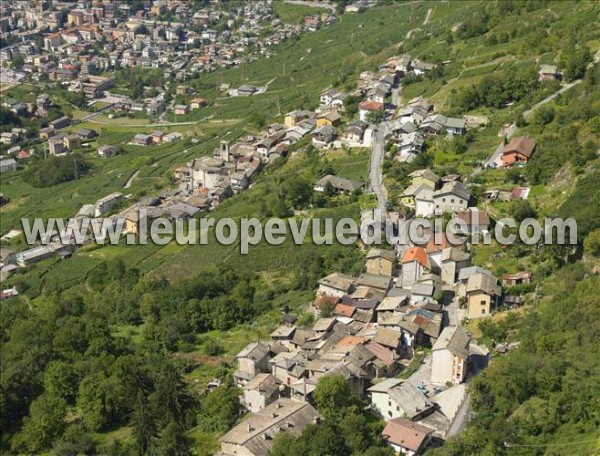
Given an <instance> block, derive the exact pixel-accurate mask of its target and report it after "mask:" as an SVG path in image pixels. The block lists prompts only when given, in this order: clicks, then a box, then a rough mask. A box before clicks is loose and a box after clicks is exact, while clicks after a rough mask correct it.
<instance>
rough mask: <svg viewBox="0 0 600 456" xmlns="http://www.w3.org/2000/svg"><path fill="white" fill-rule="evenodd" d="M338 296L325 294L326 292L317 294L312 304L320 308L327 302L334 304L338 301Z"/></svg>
mask: <svg viewBox="0 0 600 456" xmlns="http://www.w3.org/2000/svg"><path fill="white" fill-rule="evenodd" d="M338 299H339V298H338V297H337V296H331V295H327V294H323V293H321V294H319V295H318V296H317V297H316V299H315V301H314V303H313V304H314V306H315V307H317V308H318V309H320V308H321V307H323V306H325V305H327V304H329V305H331V306H335V305H336V303H337V302H338Z"/></svg>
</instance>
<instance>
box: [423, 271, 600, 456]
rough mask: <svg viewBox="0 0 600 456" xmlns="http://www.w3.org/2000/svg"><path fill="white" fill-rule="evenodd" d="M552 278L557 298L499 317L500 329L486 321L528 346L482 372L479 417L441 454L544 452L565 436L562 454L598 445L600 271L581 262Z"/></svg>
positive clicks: (500, 337) (475, 388) (476, 404)
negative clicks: (589, 272) (591, 272)
mask: <svg viewBox="0 0 600 456" xmlns="http://www.w3.org/2000/svg"><path fill="white" fill-rule="evenodd" d="M547 283H548V287H549V288H551V289H552V292H553V296H552V299H548V300H547V301H545V302H544V304H543V305H542V306H540V307H539V308H538V309H536V310H535V311H531V312H528V313H527V314H526V315H525V316H523V317H521V318H518V319H516V318H514V319H511V320H510V321H509V322H501V323H498V324H497V325H496V326H498V330H499V331H495V330H492V329H491V328H492V327H493V326H494V325H493V324H491V323H489V322H486V323H484V325H485V331H486V332H487V333H489V334H493V336H494V338H495V339H496V341H498V342H504V341H507V340H518V341H520V343H521V344H520V347H519V349H518V350H516V351H512V352H510V353H509V354H508V355H506V356H502V357H499V358H497V359H496V360H495V361H494V362H493V363H491V364H490V366H489V367H488V368H487V369H486V370H485V371H484V372H483V373H482V374H480V375H479V376H478V377H477V378H476V379H475V380H474V382H473V383H472V385H471V391H472V395H473V399H472V404H473V408H474V414H473V421H472V423H471V424H470V425H469V427H468V428H467V430H466V432H465V433H463V434H461V435H460V436H458V437H456V438H452V439H450V440H449V441H448V442H447V444H446V445H445V446H444V447H443V448H442V449H440V450H437V451H436V452H434V453H435V454H440V455H457V456H458V455H464V454H514V451H515V449H514V448H511V445H529V446H528V447H527V454H532V455H542V454H548V453H546V451H547V450H548V448H550V447H545V446H544V444H551V443H556V442H563V443H564V444H565V446H562V447H555V448H560V452H559V453H556V454H592V453H593V447H594V442H593V440H594V437H595V436H596V437H597V432H598V428H599V427H600V414H599V413H598V406H597V405H598V404H597V396H598V384H600V369H599V368H600V356H599V349H598V347H600V313H598V308H599V306H600V297H599V296H598V293H597V291H598V290H599V289H600V278H598V277H594V276H592V277H587V278H586V277H585V271H583V270H582V268H581V267H580V266H578V265H573V266H570V267H567V268H565V269H562V270H561V271H560V272H558V273H557V274H556V275H555V277H554V278H553V280H551V281H550V280H548V281H547ZM586 440H587V441H588V443H587V445H586V444H585V441H586ZM568 442H573V443H574V444H572V445H568ZM577 442H583V444H581V443H577ZM507 443H508V445H507ZM563 450H564V452H563ZM590 451H591V453H590ZM553 454H554V453H553Z"/></svg>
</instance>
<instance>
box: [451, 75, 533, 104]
mask: <svg viewBox="0 0 600 456" xmlns="http://www.w3.org/2000/svg"><path fill="white" fill-rule="evenodd" d="M538 87H539V81H538V75H537V72H536V70H535V68H533V67H529V68H524V69H520V68H511V69H508V70H506V71H504V72H503V73H500V74H497V75H490V76H485V77H484V78H483V79H481V81H479V83H477V84H474V85H472V86H467V87H465V88H463V89H462V90H460V91H459V92H458V93H457V94H456V95H455V96H454V97H453V100H452V102H453V103H452V106H453V107H454V108H455V109H456V110H459V111H461V112H466V111H471V110H472V109H476V108H479V107H483V106H487V107H493V108H500V107H502V106H504V105H506V104H507V103H510V102H514V101H519V100H521V99H522V98H524V97H525V96H527V95H529V94H530V93H531V92H533V91H535V90H536V89H537V88H538Z"/></svg>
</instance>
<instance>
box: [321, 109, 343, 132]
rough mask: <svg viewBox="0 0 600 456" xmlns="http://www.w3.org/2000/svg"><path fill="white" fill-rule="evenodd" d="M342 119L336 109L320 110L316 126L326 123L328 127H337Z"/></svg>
mask: <svg viewBox="0 0 600 456" xmlns="http://www.w3.org/2000/svg"><path fill="white" fill-rule="evenodd" d="M341 121H342V116H340V114H339V113H338V112H337V111H327V112H322V113H321V114H319V115H318V116H317V128H320V127H324V126H326V125H328V126H330V127H337V126H338V125H340V123H341Z"/></svg>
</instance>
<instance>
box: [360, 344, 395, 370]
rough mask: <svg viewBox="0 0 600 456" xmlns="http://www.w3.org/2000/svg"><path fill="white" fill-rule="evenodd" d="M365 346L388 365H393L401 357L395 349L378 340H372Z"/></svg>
mask: <svg viewBox="0 0 600 456" xmlns="http://www.w3.org/2000/svg"><path fill="white" fill-rule="evenodd" d="M365 348H366V349H367V350H369V351H370V352H371V353H373V354H374V355H375V356H376V357H377V359H378V360H379V361H381V362H382V363H384V364H385V365H386V366H391V365H392V364H394V363H395V362H396V361H397V360H398V359H399V358H400V356H398V354H397V353H395V352H394V351H393V350H390V349H389V348H386V347H384V346H383V345H381V344H378V343H377V342H373V341H370V342H368V343H367V344H365Z"/></svg>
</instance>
